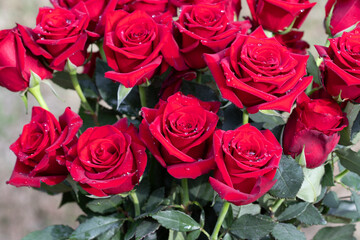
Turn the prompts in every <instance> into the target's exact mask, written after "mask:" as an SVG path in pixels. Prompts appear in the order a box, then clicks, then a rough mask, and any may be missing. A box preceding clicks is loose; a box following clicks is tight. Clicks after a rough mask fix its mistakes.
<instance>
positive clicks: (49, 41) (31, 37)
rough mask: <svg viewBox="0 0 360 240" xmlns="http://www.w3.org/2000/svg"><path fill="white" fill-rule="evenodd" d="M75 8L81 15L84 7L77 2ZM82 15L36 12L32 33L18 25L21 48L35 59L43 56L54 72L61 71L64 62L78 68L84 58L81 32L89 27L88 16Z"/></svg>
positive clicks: (51, 10)
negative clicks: (21, 37)
mask: <svg viewBox="0 0 360 240" xmlns="http://www.w3.org/2000/svg"><path fill="white" fill-rule="evenodd" d="M77 7H78V8H79V9H80V8H81V9H82V11H83V8H84V5H83V3H82V2H80V3H79V4H78V5H77ZM82 11H80V10H77V8H72V9H71V10H67V9H64V8H49V7H43V8H40V9H39V14H38V16H37V18H36V27H35V28H34V29H30V28H27V27H24V26H21V25H19V30H20V32H21V35H22V36H23V39H24V43H25V45H26V46H27V47H28V48H29V49H30V50H31V52H32V53H33V54H35V55H36V56H43V57H44V58H45V59H46V61H47V62H48V63H49V66H50V68H52V69H54V70H58V71H62V70H63V69H64V66H65V63H66V61H67V59H70V61H71V62H72V63H73V64H75V65H76V66H81V65H82V64H83V63H84V61H85V58H86V44H85V43H86V40H87V37H88V34H87V32H86V31H85V30H86V28H87V26H88V24H89V17H88V15H87V14H85V13H84V12H82Z"/></svg>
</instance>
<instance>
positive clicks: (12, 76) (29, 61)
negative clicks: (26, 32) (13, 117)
mask: <svg viewBox="0 0 360 240" xmlns="http://www.w3.org/2000/svg"><path fill="white" fill-rule="evenodd" d="M30 71H32V72H34V73H35V74H37V75H38V76H39V77H40V78H41V79H44V78H50V77H51V76H52V75H51V71H50V70H49V69H48V68H46V67H45V66H44V65H43V64H42V63H41V61H40V60H39V59H37V58H36V57H35V56H34V55H33V54H32V53H31V52H30V51H29V49H28V48H26V47H25V46H24V43H23V40H22V37H21V34H20V32H19V31H18V29H17V27H15V28H13V29H6V30H1V31H0V86H2V87H5V88H7V89H9V90H10V91H13V92H18V91H24V90H25V89H26V88H27V87H29V81H30V77H31V72H30Z"/></svg>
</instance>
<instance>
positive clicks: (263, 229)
mask: <svg viewBox="0 0 360 240" xmlns="http://www.w3.org/2000/svg"><path fill="white" fill-rule="evenodd" d="M275 225H276V223H274V222H273V221H272V220H271V218H270V217H268V216H264V215H250V214H247V215H243V216H241V217H240V218H238V219H236V220H235V222H234V223H233V224H232V226H231V230H230V232H231V233H232V234H234V235H236V236H237V237H239V238H243V239H260V238H262V237H264V236H266V235H267V234H269V233H270V232H271V231H272V230H273V229H274V227H275Z"/></svg>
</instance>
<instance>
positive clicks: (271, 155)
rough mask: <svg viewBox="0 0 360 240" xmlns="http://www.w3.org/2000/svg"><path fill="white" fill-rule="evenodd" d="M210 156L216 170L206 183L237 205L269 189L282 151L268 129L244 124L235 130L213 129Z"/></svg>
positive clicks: (223, 197) (272, 183)
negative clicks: (212, 153) (261, 129)
mask: <svg viewBox="0 0 360 240" xmlns="http://www.w3.org/2000/svg"><path fill="white" fill-rule="evenodd" d="M214 154H215V162H216V166H217V168H216V170H215V173H214V177H210V178H209V181H210V184H211V186H212V187H213V189H214V190H215V191H216V192H217V193H218V194H219V196H220V197H221V198H222V199H225V200H226V201H228V202H231V203H233V204H235V205H237V206H239V205H246V204H249V203H251V202H254V201H255V200H257V199H258V198H259V197H261V196H262V195H264V194H265V193H266V192H267V191H269V190H270V189H271V188H272V186H273V185H274V184H275V182H276V180H273V178H274V176H275V173H276V170H277V168H278V166H279V162H280V159H281V154H282V149H281V146H280V143H279V142H278V141H277V140H276V138H275V136H274V135H273V134H272V133H271V132H270V130H263V131H259V130H258V129H257V128H255V127H253V126H251V125H250V124H246V125H242V126H240V127H239V128H237V129H235V130H230V131H223V130H216V131H215V133H214Z"/></svg>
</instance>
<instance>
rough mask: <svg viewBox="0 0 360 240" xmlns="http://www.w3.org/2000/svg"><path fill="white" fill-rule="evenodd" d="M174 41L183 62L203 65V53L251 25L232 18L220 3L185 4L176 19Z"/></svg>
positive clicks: (218, 48)
mask: <svg viewBox="0 0 360 240" xmlns="http://www.w3.org/2000/svg"><path fill="white" fill-rule="evenodd" d="M175 25H176V27H177V29H178V31H179V33H178V34H179V36H176V41H177V42H178V44H179V47H180V51H181V53H182V54H183V56H184V59H185V62H186V64H187V65H188V66H189V67H190V68H193V69H201V68H204V67H206V63H205V61H204V58H203V54H204V53H216V52H219V51H222V50H224V49H225V48H226V47H228V46H229V45H230V43H231V42H232V41H233V40H234V39H235V37H236V34H237V33H243V34H246V33H247V31H248V30H249V29H250V28H251V24H250V22H249V21H242V22H233V21H232V19H230V17H229V16H228V15H227V14H226V12H225V8H224V5H223V4H196V5H185V6H183V7H182V8H181V13H180V16H179V20H178V21H176V22H175Z"/></svg>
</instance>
